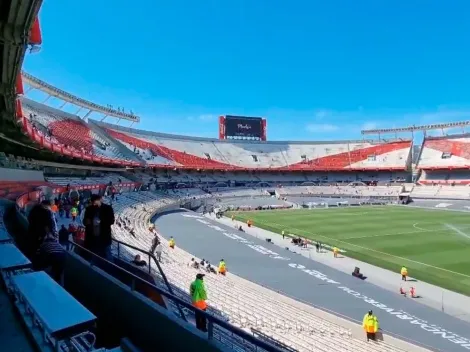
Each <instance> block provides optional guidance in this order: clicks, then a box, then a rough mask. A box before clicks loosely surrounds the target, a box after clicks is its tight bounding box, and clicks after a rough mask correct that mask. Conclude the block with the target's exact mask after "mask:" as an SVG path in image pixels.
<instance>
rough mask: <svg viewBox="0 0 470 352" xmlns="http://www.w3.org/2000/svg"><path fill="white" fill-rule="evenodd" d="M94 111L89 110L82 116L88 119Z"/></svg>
mask: <svg viewBox="0 0 470 352" xmlns="http://www.w3.org/2000/svg"><path fill="white" fill-rule="evenodd" d="M92 112H93V110H89V111H88V112H87V113H86V115H85V116H83V117H82V118H83V119H86V118H87V117H88V116H90V114H91V113H92Z"/></svg>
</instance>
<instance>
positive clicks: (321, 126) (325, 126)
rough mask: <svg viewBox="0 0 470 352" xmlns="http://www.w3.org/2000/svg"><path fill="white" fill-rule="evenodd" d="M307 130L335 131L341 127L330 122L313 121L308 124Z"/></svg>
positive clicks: (316, 131) (314, 131)
mask: <svg viewBox="0 0 470 352" xmlns="http://www.w3.org/2000/svg"><path fill="white" fill-rule="evenodd" d="M306 128H307V131H309V132H312V133H324V132H334V131H337V130H339V127H338V126H336V125H332V124H329V123H311V124H308V125H307V127H306Z"/></svg>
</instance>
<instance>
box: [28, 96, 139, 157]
mask: <svg viewBox="0 0 470 352" xmlns="http://www.w3.org/2000/svg"><path fill="white" fill-rule="evenodd" d="M21 102H22V107H23V113H24V115H25V116H26V118H27V119H28V120H29V122H30V123H32V124H33V128H34V129H35V131H36V132H38V133H39V134H40V135H41V136H43V137H44V138H45V139H46V140H47V141H48V142H50V143H52V144H54V145H57V146H61V147H65V148H67V149H68V150H70V151H73V152H76V153H85V154H87V155H94V156H98V157H104V158H108V159H116V160H122V161H129V160H132V161H134V160H133V159H131V158H129V157H127V156H124V155H123V154H122V153H121V152H120V151H119V149H118V148H117V147H116V146H115V145H113V144H112V143H109V142H107V141H106V140H104V139H103V138H101V136H100V135H99V134H98V133H96V132H95V131H93V130H92V129H91V128H90V126H89V125H88V124H87V123H86V122H85V121H83V120H81V119H80V118H79V117H78V116H76V115H73V114H69V113H67V112H64V111H62V110H58V109H54V108H52V107H49V106H47V105H44V104H39V103H37V102H35V101H33V100H29V99H27V98H21Z"/></svg>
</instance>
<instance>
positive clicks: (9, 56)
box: [0, 0, 42, 120]
mask: <svg viewBox="0 0 470 352" xmlns="http://www.w3.org/2000/svg"><path fill="white" fill-rule="evenodd" d="M41 4H42V0H5V1H1V2H0V118H6V119H9V120H13V116H14V115H15V97H16V91H15V85H16V79H17V77H18V74H19V72H20V69H21V66H22V64H23V58H24V55H25V52H26V49H27V46H28V44H29V33H30V28H31V27H32V24H33V22H34V21H35V19H36V17H37V13H38V11H39V8H40V7H41Z"/></svg>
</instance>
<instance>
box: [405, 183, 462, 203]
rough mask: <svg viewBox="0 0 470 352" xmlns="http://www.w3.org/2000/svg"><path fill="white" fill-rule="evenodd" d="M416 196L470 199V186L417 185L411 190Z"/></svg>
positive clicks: (413, 195) (412, 195) (412, 194)
mask: <svg viewBox="0 0 470 352" xmlns="http://www.w3.org/2000/svg"><path fill="white" fill-rule="evenodd" d="M411 197H414V198H438V199H464V200H468V199H470V186H449V185H436V186H416V187H414V188H413V190H412V191H411Z"/></svg>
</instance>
